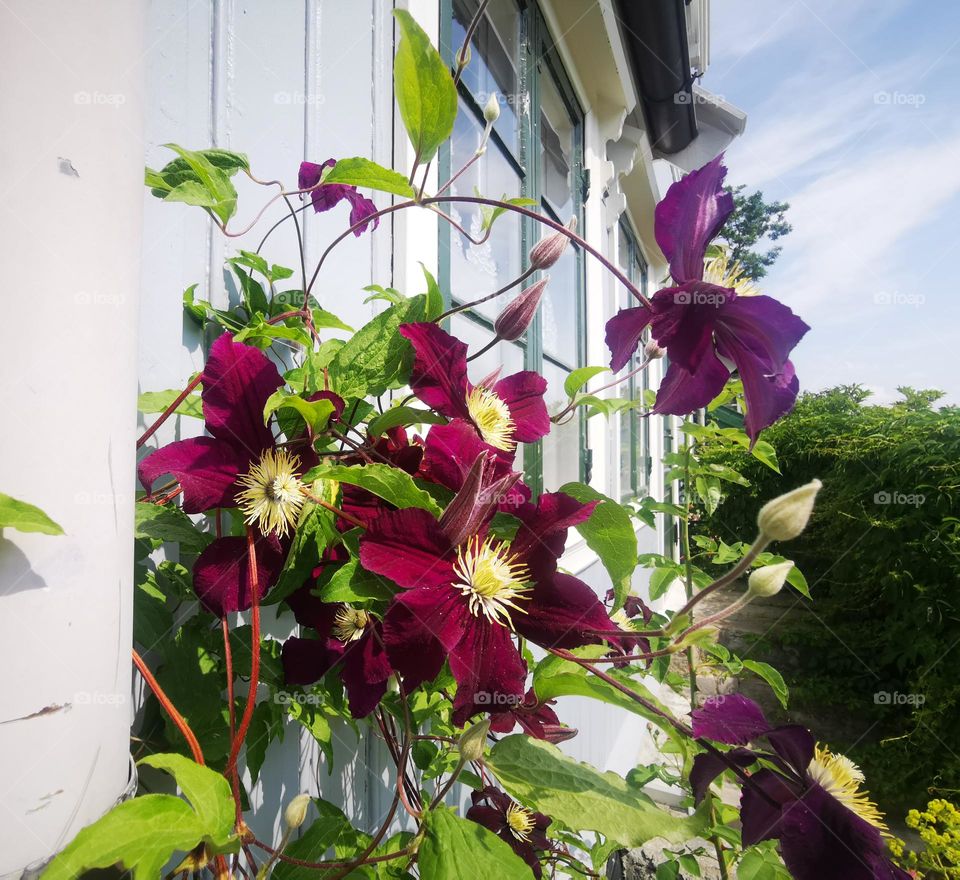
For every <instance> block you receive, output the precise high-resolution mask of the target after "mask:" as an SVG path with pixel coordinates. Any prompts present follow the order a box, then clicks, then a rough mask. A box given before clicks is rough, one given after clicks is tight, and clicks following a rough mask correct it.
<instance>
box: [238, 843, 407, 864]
mask: <svg viewBox="0 0 960 880" xmlns="http://www.w3.org/2000/svg"><path fill="white" fill-rule="evenodd" d="M250 842H251V843H252V844H253V845H254V846H256V847H258V848H259V849H262V850H264V852H267V853H269V854H270V855H272V856H276V857H277V858H278V859H279V860H280V861H281V862H289V863H290V864H291V865H298V866H299V867H301V868H319V869H320V870H330V869H334V868H347V867H349V868H350V869H351V870H353V867H352V866H353V862H310V861H307V860H306V859H298V858H295V857H294V856H288V855H285V854H284V853H282V852H280V851H279V850H277V849H274V848H273V847H272V846H270V845H269V844H268V843H264V842H263V841H262V840H260V839H258V838H256V837H254V838H253V839H252V840H251V841H250ZM407 855H410V850H407V849H398V850H397V851H396V852H390V853H383V854H382V855H379V856H370V858H368V859H365V860H364V864H367V865H371V864H373V863H374V862H389V861H391V860H392V859H400V858H403V857H404V856H407Z"/></svg>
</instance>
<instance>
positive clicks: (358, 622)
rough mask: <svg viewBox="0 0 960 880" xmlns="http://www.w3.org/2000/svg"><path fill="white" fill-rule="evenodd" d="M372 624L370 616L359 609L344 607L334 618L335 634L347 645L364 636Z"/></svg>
mask: <svg viewBox="0 0 960 880" xmlns="http://www.w3.org/2000/svg"><path fill="white" fill-rule="evenodd" d="M368 623H370V615H369V614H367V612H366V611H361V610H360V609H359V608H351V607H350V606H349V605H344V606H343V608H341V609H340V610H339V611H338V612H337V613H336V615H335V616H334V618H333V634H334V635H335V636H336V637H337V638H338V639H340V641H341V642H343V643H344V644H345V645H346V644H348V643H350V642H355V641H356V640H357V639H359V638H360V636H362V635H363V633H364V632H365V630H366V628H367V624H368Z"/></svg>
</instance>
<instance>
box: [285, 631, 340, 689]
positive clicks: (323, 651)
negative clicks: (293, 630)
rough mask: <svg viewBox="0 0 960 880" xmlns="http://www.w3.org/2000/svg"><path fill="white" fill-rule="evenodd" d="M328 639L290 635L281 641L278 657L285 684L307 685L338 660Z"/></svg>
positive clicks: (327, 670)
mask: <svg viewBox="0 0 960 880" xmlns="http://www.w3.org/2000/svg"><path fill="white" fill-rule="evenodd" d="M328 641H329V640H328V639H301V638H299V637H297V636H290V638H289V639H287V640H286V641H285V642H284V643H283V649H282V651H281V654H280V659H281V661H282V662H283V680H284V681H285V682H286V683H287V684H299V685H307V684H313V683H314V682H315V681H319V680H320V679H321V678H323V676H324V675H326V674H327V673H328V672H329V671H330V669H331V668H332V667H333V666H335V665H336V663H337V662H338V661H339V660H340V652H339V651H336V650H331V646H330V645H329V644H328Z"/></svg>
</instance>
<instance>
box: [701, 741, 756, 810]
mask: <svg viewBox="0 0 960 880" xmlns="http://www.w3.org/2000/svg"><path fill="white" fill-rule="evenodd" d="M726 756H727V758H728V759H729V760H730V761H732V762H733V763H734V764H736V765H737V766H738V767H749V766H750V765H751V764H752V763H753V762H754V761H756V760H757V756H756V755H755V754H754V753H753V752H751V751H750V750H749V749H731V750H730V751H729V752H726ZM727 769H728V765H727V763H726V762H725V761H724V760H723V758H721V757H720V755H718V754H717V753H716V752H702V753H701V754H699V755H697V757H695V758H694V759H693V767H692V768H691V769H690V787H691V788H692V789H693V799H694V803H696V804H699V803H700V801H702V800H703V799H704V797H706V794H707V792H708V791H709V790H710V786H711V785H712V783H713V780H714V779H716V778H717V777H718V776H719V775H720V774H721V773H723V771H724V770H727Z"/></svg>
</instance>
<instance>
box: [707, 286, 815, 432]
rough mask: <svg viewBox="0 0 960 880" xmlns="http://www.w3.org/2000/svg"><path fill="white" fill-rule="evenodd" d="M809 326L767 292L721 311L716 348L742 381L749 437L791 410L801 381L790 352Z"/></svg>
mask: <svg viewBox="0 0 960 880" xmlns="http://www.w3.org/2000/svg"><path fill="white" fill-rule="evenodd" d="M809 329H810V328H809V327H808V326H807V324H805V323H804V322H803V321H802V320H801V319H800V318H798V317H797V316H796V315H795V314H794V313H793V312H792V311H790V309H789V308H787V306H785V305H783V303H780V302H777V300H775V299H771V298H770V297H768V296H750V297H738V298H737V299H735V300H733V301H732V302H729V303H727V304H726V305H725V306H723V308H722V309H721V310H720V318H719V320H718V321H717V325H716V328H715V330H716V338H717V350H718V351H719V352H720V354H721V355H723V356H724V357H729V358H730V359H731V360H732V361H733V362H734V363H735V364H736V365H737V370H738V372H739V373H740V378H741V379H743V388H744V394H745V396H746V399H747V416H746V429H747V433H748V434H749V435H750V437H751V438H752V439H754V440H755V439H756V437H757V435H758V434H759V433H760V431H762V430H763V429H764V428H766V427H769V426H770V425H772V424H773V423H774V422H775V421H776V420H777V419H778V418H780V417H781V416H782V415H784V414H785V413H787V412H789V411H790V410H791V409H792V408H793V404H794V402H795V401H796V397H797V392H798V390H799V382H798V381H797V378H796V374H795V373H794V370H793V365H792V364H791V363H790V361H789V357H790V352H791V351H792V350H793V349H794V347H795V346H796V345H797V343H798V342H799V341H800V340H801V339H802V338H803V336H804V334H805V333H806V332H807V331H808V330H809Z"/></svg>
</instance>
